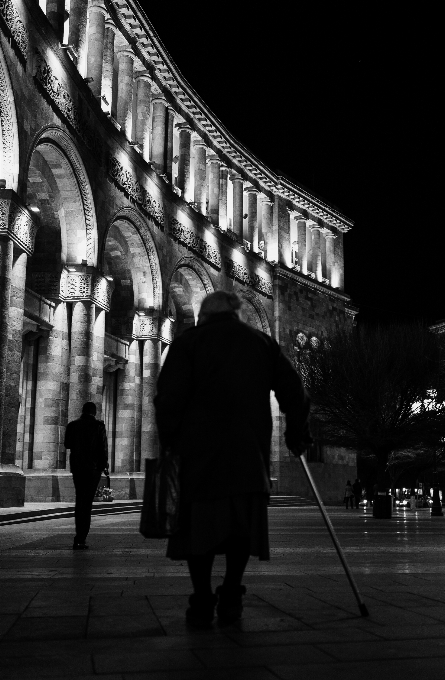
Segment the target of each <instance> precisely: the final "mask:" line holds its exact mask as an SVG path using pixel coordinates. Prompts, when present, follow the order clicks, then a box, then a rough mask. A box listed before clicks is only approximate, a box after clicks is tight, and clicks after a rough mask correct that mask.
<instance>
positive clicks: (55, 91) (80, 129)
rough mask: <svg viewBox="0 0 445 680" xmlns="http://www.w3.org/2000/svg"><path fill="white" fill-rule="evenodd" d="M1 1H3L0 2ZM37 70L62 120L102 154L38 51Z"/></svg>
mask: <svg viewBox="0 0 445 680" xmlns="http://www.w3.org/2000/svg"><path fill="white" fill-rule="evenodd" d="M0 1H1V0H0ZM35 52H36V63H35V66H36V70H35V73H34V79H35V80H36V82H37V83H39V85H40V86H41V87H42V88H43V90H44V91H45V93H46V94H47V95H48V97H49V100H50V102H51V104H52V106H53V107H54V108H55V109H56V110H57V113H59V114H60V115H61V116H62V118H64V120H65V121H66V122H67V123H68V124H69V125H70V126H71V127H72V128H73V129H74V130H75V132H76V133H77V134H78V135H79V137H80V139H81V140H82V141H83V142H84V144H85V145H86V146H87V147H88V148H89V149H90V150H91V151H94V152H95V153H97V154H98V155H100V154H101V148H100V145H99V143H98V141H97V135H95V134H94V133H93V132H92V130H91V128H90V126H89V125H88V123H87V122H86V121H85V120H84V119H83V117H82V116H81V115H80V112H79V110H78V108H77V106H75V104H74V102H73V99H72V98H71V95H70V94H69V92H68V90H67V89H66V88H65V87H64V86H63V85H62V84H61V83H60V82H59V79H58V78H56V76H55V75H54V73H53V71H52V68H51V66H50V65H49V64H48V63H47V61H46V60H45V58H44V57H43V56H42V54H41V53H40V52H39V50H38V49H36V51H35Z"/></svg>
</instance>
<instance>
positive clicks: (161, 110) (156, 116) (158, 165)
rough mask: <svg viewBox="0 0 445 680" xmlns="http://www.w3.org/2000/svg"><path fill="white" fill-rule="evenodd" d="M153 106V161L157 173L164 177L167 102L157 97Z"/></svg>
mask: <svg viewBox="0 0 445 680" xmlns="http://www.w3.org/2000/svg"><path fill="white" fill-rule="evenodd" d="M152 104H153V108H152V116H151V119H152V139H151V160H152V163H153V167H154V169H155V170H156V172H158V173H160V174H161V175H162V174H163V173H164V172H165V136H166V117H167V110H166V107H167V102H166V101H165V99H164V98H163V97H156V98H155V99H153V101H152Z"/></svg>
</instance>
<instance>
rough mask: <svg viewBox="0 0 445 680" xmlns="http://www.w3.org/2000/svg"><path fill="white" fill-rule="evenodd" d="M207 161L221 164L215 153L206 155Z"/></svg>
mask: <svg viewBox="0 0 445 680" xmlns="http://www.w3.org/2000/svg"><path fill="white" fill-rule="evenodd" d="M207 163H218V164H219V165H222V161H221V159H220V158H218V156H216V154H215V155H209V156H207Z"/></svg>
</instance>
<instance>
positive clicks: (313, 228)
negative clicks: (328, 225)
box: [308, 224, 323, 231]
mask: <svg viewBox="0 0 445 680" xmlns="http://www.w3.org/2000/svg"><path fill="white" fill-rule="evenodd" d="M308 227H309V229H310V230H311V231H322V230H323V227H320V225H319V224H308Z"/></svg>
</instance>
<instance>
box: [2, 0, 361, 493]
mask: <svg viewBox="0 0 445 680" xmlns="http://www.w3.org/2000/svg"><path fill="white" fill-rule="evenodd" d="M0 180H1V181H0V187H1V188H0V293H1V296H0V321H1V329H0V442H1V466H0V505H3V506H13V505H20V504H22V503H23V500H24V498H26V500H29V501H31V500H34V501H38V500H40V501H47V500H53V501H56V500H70V499H71V498H72V497H73V488H72V483H71V477H70V474H69V471H68V470H67V469H66V467H67V466H66V453H65V450H64V447H63V436H64V429H65V426H66V423H67V422H68V420H71V419H73V418H76V417H78V415H79V413H80V408H81V405H82V403H83V402H85V401H87V400H93V401H95V402H96V403H97V405H98V409H99V416H100V417H101V418H102V419H103V420H105V423H106V426H107V431H108V434H109V442H110V460H111V469H112V472H113V482H112V486H113V488H114V489H115V491H116V495H117V497H119V496H120V497H121V498H128V497H130V498H135V497H138V496H139V495H140V490H141V483H142V476H143V473H142V472H141V460H142V459H144V458H145V457H152V456H155V455H156V454H157V441H156V432H155V428H154V422H153V406H152V398H153V395H154V389H155V382H156V377H157V373H158V371H159V368H160V365H161V363H162V360H163V356H164V355H165V352H166V351H168V346H169V344H170V343H171V341H172V339H173V337H174V336H175V334H177V333H180V332H181V331H182V330H184V329H185V328H187V327H188V326H190V325H192V324H194V323H195V319H196V315H197V310H198V309H199V304H200V301H201V299H202V298H203V296H204V295H205V294H206V293H209V292H211V291H213V290H216V289H226V290H235V291H236V292H237V293H238V294H239V295H240V296H241V298H242V299H243V301H244V309H243V314H244V319H245V320H246V321H247V322H248V323H250V324H252V325H253V326H254V327H256V328H259V329H261V330H263V331H265V332H266V333H270V334H272V335H273V336H274V337H275V338H276V339H277V340H278V341H279V342H280V344H281V345H282V346H283V347H284V349H285V350H287V351H292V347H293V346H296V345H297V344H300V345H301V343H303V344H304V342H310V341H311V338H317V337H319V336H322V335H324V334H325V333H326V332H328V331H329V330H330V329H332V328H335V327H340V326H345V325H350V324H352V323H353V318H354V313H355V310H354V308H353V307H352V306H351V304H350V299H349V297H348V296H347V295H346V294H345V293H344V292H343V234H344V233H345V232H347V231H348V230H349V229H350V227H351V226H352V224H351V221H350V220H348V219H347V218H346V217H345V216H343V215H341V214H340V213H339V212H338V211H337V210H335V209H333V208H332V207H330V206H329V205H327V204H325V203H323V202H322V201H320V200H319V199H318V198H315V197H314V196H311V195H310V194H309V193H307V192H306V191H304V190H302V189H301V188H299V187H298V186H296V185H294V184H292V183H291V182H289V181H288V180H287V179H284V178H282V177H279V176H277V175H276V174H274V173H273V172H271V171H270V170H269V169H268V168H267V167H266V166H265V165H264V164H262V163H261V161H259V160H258V159H257V158H255V157H254V156H253V155H252V154H251V153H250V152H248V151H247V150H246V149H245V148H244V147H243V146H242V144H240V143H239V142H238V141H237V140H236V139H234V138H233V137H232V136H231V134H230V133H229V132H228V131H227V130H226V129H225V128H224V127H223V126H222V125H221V123H220V122H219V121H218V120H217V119H216V118H215V117H214V115H213V114H212V112H211V111H210V110H209V109H208V108H207V107H206V105H205V104H204V102H203V101H202V100H201V99H200V98H199V96H198V95H197V94H196V93H195V92H194V91H193V89H192V88H191V87H190V86H189V85H188V84H187V82H186V81H185V80H184V78H183V77H182V76H181V74H180V72H179V71H178V68H177V67H176V65H175V64H174V63H173V62H172V61H171V59H170V57H169V56H168V54H167V52H166V51H165V49H164V47H163V45H162V44H161V43H160V41H159V39H158V38H157V36H156V33H155V32H154V31H153V28H152V26H151V24H150V23H149V21H148V20H147V18H146V17H145V16H144V15H143V14H141V11H140V9H138V8H137V7H136V6H134V5H133V3H132V1H131V0H129V1H128V2H126V1H124V0H115V1H114V2H109V1H108V0H92V2H91V1H90V3H88V2H87V0H71V1H70V0H51V2H50V0H46V3H45V0H42V2H41V3H40V5H39V3H38V2H37V0H5V2H3V3H1V4H0ZM258 370H261V366H259V367H258ZM239 388H242V386H237V385H234V389H239ZM209 398H211V395H209ZM273 408H274V409H275V416H276V417H275V431H274V442H273V454H272V458H273V464H274V476H275V478H276V482H275V484H276V486H275V489H276V490H278V491H280V492H283V493H286V492H287V493H298V489H297V488H296V487H295V484H297V481H296V480H295V479H293V477H292V475H291V474H290V470H291V465H292V464H293V463H292V462H291V461H290V459H289V456H288V453H287V451H286V450H285V449H284V448H283V443H282V432H281V430H282V421H281V418H280V416H279V414H278V413H277V411H276V407H275V405H274V406H273ZM323 455H324V460H323V461H321V462H319V463H314V469H315V468H317V465H318V468H317V470H318V472H316V474H318V476H319V478H320V479H324V478H326V480H327V483H326V488H328V487H331V488H332V493H333V494H334V496H335V497H336V498H337V497H338V484H337V482H336V481H335V480H336V479H337V477H338V480H340V479H341V485H343V482H344V478H345V477H346V476H350V475H351V474H353V471H355V468H354V467H353V458H352V457H348V454H347V453H345V452H341V451H340V452H339V451H329V450H326V451H325V452H324V454H323ZM142 467H143V465H142ZM333 480H334V481H333ZM326 493H327V492H326ZM325 495H326V494H325ZM328 495H329V494H328ZM328 495H327V496H326V497H328Z"/></svg>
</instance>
